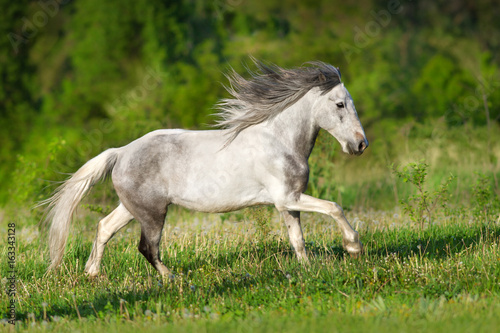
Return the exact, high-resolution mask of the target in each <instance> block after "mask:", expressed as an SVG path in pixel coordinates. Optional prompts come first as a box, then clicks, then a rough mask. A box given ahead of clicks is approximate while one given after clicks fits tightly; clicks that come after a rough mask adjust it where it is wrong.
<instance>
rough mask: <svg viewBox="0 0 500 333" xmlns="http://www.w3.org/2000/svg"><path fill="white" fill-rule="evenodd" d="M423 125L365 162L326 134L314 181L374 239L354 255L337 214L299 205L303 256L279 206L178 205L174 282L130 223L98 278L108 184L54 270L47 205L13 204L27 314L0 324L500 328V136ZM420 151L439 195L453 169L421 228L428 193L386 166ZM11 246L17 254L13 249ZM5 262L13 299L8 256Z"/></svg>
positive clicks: (172, 235) (87, 328) (170, 221)
mask: <svg viewBox="0 0 500 333" xmlns="http://www.w3.org/2000/svg"><path fill="white" fill-rule="evenodd" d="M438 126H439V124H437V125H435V126H434V129H435V128H438ZM426 130H428V129H426V128H425V127H423V126H421V127H418V126H415V127H414V128H413V129H412V131H411V132H412V134H410V135H408V134H407V133H405V132H404V131H401V130H400V131H399V132H395V133H394V134H393V139H392V141H389V143H390V146H391V147H392V149H389V148H388V147H387V146H388V144H387V143H385V146H384V143H383V142H382V140H379V139H378V137H379V136H377V133H371V135H369V137H370V136H371V137H372V138H373V139H372V141H371V143H370V147H369V149H368V150H367V152H366V155H363V156H361V157H359V158H350V157H347V156H346V155H344V154H341V153H340V151H339V147H338V144H336V143H335V142H334V139H332V138H330V137H328V136H327V135H324V134H325V133H322V134H321V136H320V137H319V138H318V145H317V147H316V149H315V151H314V152H313V156H311V179H310V187H309V189H308V192H309V193H311V194H313V195H317V196H319V197H322V198H325V199H326V198H327V199H330V200H336V201H337V202H342V205H343V206H344V207H345V212H346V216H347V218H348V220H349V221H350V223H351V224H352V225H353V227H354V228H355V229H357V230H358V231H359V233H360V235H361V238H362V241H363V244H364V249H365V252H364V255H363V256H362V257H361V258H359V259H353V258H351V257H349V255H348V254H347V253H345V252H344V251H343V249H342V247H341V235H340V231H339V230H338V228H337V226H336V224H335V222H334V221H333V220H331V219H330V218H328V217H326V216H322V215H320V214H312V213H311V214H309V213H307V214H302V225H303V229H304V235H305V239H306V244H307V248H308V254H309V257H310V260H311V265H310V266H302V265H300V264H299V263H298V262H297V260H296V258H295V254H294V252H293V250H292V249H291V248H290V245H289V242H288V236H287V234H286V230H285V228H284V226H283V225H282V221H280V217H279V215H278V214H277V212H276V211H275V210H274V209H272V208H266V207H254V208H248V209H245V210H243V211H238V212H233V213H226V214H202V213H195V212H190V211H187V210H184V209H181V208H179V207H172V209H170V211H169V215H168V216H167V223H166V225H165V229H164V232H163V238H162V243H161V254H162V257H163V261H164V262H165V264H166V265H167V267H169V268H170V269H171V270H172V272H173V274H174V275H173V276H172V277H171V278H170V279H166V280H162V279H161V277H160V276H159V275H158V274H157V273H156V271H154V269H153V268H152V266H151V265H150V264H149V263H148V262H147V261H146V260H145V258H144V257H143V256H142V255H141V254H140V253H139V252H138V251H137V244H138V241H139V238H140V228H139V225H138V223H137V222H135V221H133V222H131V223H130V224H129V225H128V226H126V227H125V228H124V229H122V230H121V231H120V232H119V233H118V234H117V235H116V236H115V237H114V238H113V239H112V240H111V241H110V242H109V243H108V246H107V249H106V251H105V255H104V258H103V262H102V271H101V275H100V276H99V277H98V278H96V279H89V278H87V277H86V276H85V274H84V273H83V268H84V265H85V263H86V260H87V258H88V255H89V254H90V250H91V246H92V242H93V237H94V235H95V226H96V223H97V221H98V220H99V219H100V218H102V216H104V214H105V213H106V212H107V211H109V210H110V209H111V208H110V207H111V206H112V204H113V202H115V201H114V200H116V197H114V196H113V194H112V191H111V187H110V185H109V183H106V184H104V185H99V186H96V188H95V189H94V190H93V192H92V194H91V195H90V196H89V197H88V198H87V199H85V200H84V202H83V203H82V205H81V207H80V209H79V211H78V214H77V216H76V218H75V221H74V224H73V230H72V233H71V236H70V241H69V244H68V246H67V249H66V254H65V258H64V262H63V264H62V266H61V268H60V270H58V271H57V272H49V273H47V272H46V268H47V264H48V249H47V244H46V239H47V235H46V231H45V228H44V227H41V226H40V225H38V224H37V222H38V220H39V218H40V214H41V212H40V211H39V210H36V209H35V210H32V211H26V212H24V213H19V214H17V215H13V213H12V212H9V211H8V210H5V211H4V214H6V215H5V217H4V218H5V219H6V220H7V219H9V222H10V221H14V222H16V243H17V244H16V245H17V249H16V270H17V275H16V277H17V285H16V295H15V301H16V316H17V322H16V325H15V328H14V327H12V326H11V325H10V324H8V322H7V320H8V314H7V312H5V313H4V314H0V318H1V319H0V320H1V322H0V330H5V331H10V330H25V329H26V330H30V331H57V332H59V331H71V332H72V331H83V332H94V331H102V330H106V331H120V332H121V331H124V332H128V331H136V330H138V329H140V330H145V329H147V330H148V331H149V330H151V331H175V332H184V331H186V332H188V331H207V332H212V331H220V330H224V331H237V332H239V331H241V332H251V331H262V332H275V331H290V332H299V331H303V330H310V331H339V332H340V331H349V332H358V331H359V332H360V331H366V330H371V331H378V330H384V331H388V332H393V331H394V332H401V331H422V330H427V331H433V332H449V331H451V330H453V331H456V332H469V331H475V332H476V331H477V332H481V331H484V332H492V331H495V330H497V329H498V327H499V326H500V319H499V318H500V249H499V242H500V221H499V220H498V213H499V206H500V205H499V204H498V196H497V194H496V193H497V192H495V191H497V189H496V187H495V186H496V185H495V177H494V175H497V176H498V167H497V164H495V163H492V160H493V158H496V157H498V156H499V153H500V152H499V151H498V150H495V149H497V148H495V149H491V147H492V146H491V145H490V146H488V144H489V142H490V141H494V140H495V138H498V137H499V134H500V133H499V132H498V130H497V129H492V130H491V132H490V133H489V136H488V137H486V138H485V135H487V133H485V132H484V131H474V130H473V129H471V130H470V132H469V136H468V137H467V138H464V137H463V132H462V131H458V130H457V131H456V132H453V130H447V131H446V132H444V133H445V135H440V136H436V135H434V136H426V135H425V132H426ZM434 131H435V130H434ZM442 146H443V147H446V149H442ZM493 147H496V146H493ZM458 152H459V153H458ZM422 160H425V161H426V162H427V163H428V164H429V167H428V169H427V177H426V178H425V183H424V188H425V190H426V191H427V192H429V193H431V194H432V193H434V192H435V190H436V189H437V188H438V187H439V184H441V183H442V182H443V181H444V180H445V178H446V177H447V176H448V175H449V174H450V173H451V174H453V175H454V176H455V179H454V180H453V181H452V182H451V183H450V185H449V188H448V191H447V195H446V196H444V197H443V199H442V200H441V201H439V202H436V205H435V207H434V208H433V210H432V211H431V214H427V213H425V214H424V215H423V218H424V220H425V223H424V226H423V228H422V227H421V226H420V225H419V224H418V223H416V222H415V221H413V220H412V219H411V218H410V215H409V214H408V213H407V212H405V210H404V209H403V206H404V205H402V204H400V203H399V202H398V201H399V200H402V202H403V203H404V202H406V203H408V204H411V205H417V204H418V195H419V192H418V191H417V190H416V188H415V187H414V186H412V185H411V184H410V183H404V182H403V181H401V179H399V178H398V177H397V176H396V175H395V174H394V173H393V172H391V169H390V167H389V165H390V164H395V165H396V166H399V165H401V166H400V167H399V170H403V166H404V165H407V163H408V162H410V161H422ZM481 174H482V175H483V176H481ZM481 179H482V180H483V181H482V182H481V181H480V180H481ZM415 195H416V196H417V200H416V199H412V196H415ZM413 198H415V197H413ZM431 198H432V197H431ZM397 200H398V201H397ZM428 200H430V199H428ZM429 203H430V204H431V203H432V202H429ZM9 216H11V217H9ZM13 216H16V218H17V220H15V218H14V217H13ZM4 225H5V224H4ZM2 228H3V227H2ZM2 232H3V233H4V234H5V233H6V230H2ZM0 255H1V256H2V258H7V247H2V248H1V249H0ZM0 269H1V270H2V279H1V283H2V289H1V290H2V291H1V293H2V297H1V301H0V308H1V309H2V311H4V309H6V308H7V307H8V305H9V303H8V302H9V300H10V298H9V297H7V296H8V295H7V293H6V290H7V289H8V284H9V283H8V280H7V279H6V278H5V276H6V275H7V272H8V270H9V268H8V266H7V262H6V261H4V260H2V263H1V266H0Z"/></svg>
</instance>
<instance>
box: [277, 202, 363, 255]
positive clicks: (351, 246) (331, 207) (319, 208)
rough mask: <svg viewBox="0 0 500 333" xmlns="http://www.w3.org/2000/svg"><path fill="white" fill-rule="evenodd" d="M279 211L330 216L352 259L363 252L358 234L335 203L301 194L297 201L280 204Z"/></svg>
mask: <svg viewBox="0 0 500 333" xmlns="http://www.w3.org/2000/svg"><path fill="white" fill-rule="evenodd" d="M280 206H282V207H278V209H280V210H282V211H283V210H291V211H302V212H317V213H322V214H327V215H330V216H331V217H333V218H334V219H335V221H337V223H338V225H339V226H340V229H341V231H342V236H343V246H344V248H345V249H346V250H347V252H349V254H351V256H353V257H357V256H358V255H359V254H360V253H361V252H362V251H363V245H362V244H361V241H360V240H359V234H358V232H357V231H355V230H354V229H352V227H351V225H350V224H349V222H347V219H346V218H345V216H344V211H343V210H342V207H340V206H339V205H338V204H337V203H335V202H331V201H326V200H321V199H317V198H314V197H311V196H309V195H307V194H301V195H300V197H299V199H298V200H290V201H286V202H283V203H281V205H280Z"/></svg>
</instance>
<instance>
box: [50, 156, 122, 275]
mask: <svg viewBox="0 0 500 333" xmlns="http://www.w3.org/2000/svg"><path fill="white" fill-rule="evenodd" d="M118 150H119V148H111V149H108V150H106V151H104V152H102V153H101V154H99V155H98V156H96V157H94V158H93V159H91V160H89V161H88V162H87V163H85V164H84V165H83V166H82V167H81V168H80V169H79V170H78V171H77V172H75V173H74V174H73V175H72V176H71V177H70V178H69V179H68V180H66V181H65V182H64V183H63V184H62V185H61V186H60V187H59V188H58V189H57V190H56V192H55V193H54V195H53V196H52V197H51V198H49V199H47V200H45V201H43V202H41V205H44V204H48V213H47V217H46V220H47V221H50V220H52V223H51V225H50V231H49V249H50V261H51V264H50V266H49V270H51V269H54V268H56V267H57V266H58V265H59V264H60V263H61V260H62V257H63V254H64V249H65V247H66V241H67V239H68V235H69V227H70V224H71V219H72V215H73V212H74V211H75V209H76V207H77V205H78V203H79V202H80V201H81V200H82V198H83V197H84V196H85V194H86V193H87V192H88V191H89V189H90V188H91V187H92V186H93V185H94V184H96V183H98V182H99V181H100V180H103V179H104V178H106V176H107V175H109V174H110V173H111V171H112V170H113V167H114V166H115V164H116V161H117V158H118Z"/></svg>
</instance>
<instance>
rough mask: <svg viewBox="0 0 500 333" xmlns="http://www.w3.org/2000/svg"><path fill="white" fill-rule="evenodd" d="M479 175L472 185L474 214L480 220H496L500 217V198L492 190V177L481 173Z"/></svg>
mask: <svg viewBox="0 0 500 333" xmlns="http://www.w3.org/2000/svg"><path fill="white" fill-rule="evenodd" d="M477 177H478V178H477V180H476V183H475V184H474V186H473V187H472V216H473V217H474V218H475V219H476V220H478V221H485V222H491V221H494V220H495V219H497V218H500V216H499V215H498V214H499V212H500V200H499V199H498V196H497V195H496V194H495V192H494V191H493V190H492V185H491V180H490V178H489V177H488V176H486V175H484V174H481V173H478V174H477Z"/></svg>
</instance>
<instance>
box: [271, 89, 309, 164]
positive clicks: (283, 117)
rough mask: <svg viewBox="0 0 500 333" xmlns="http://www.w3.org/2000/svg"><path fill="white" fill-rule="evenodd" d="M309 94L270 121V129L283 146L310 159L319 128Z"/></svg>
mask: <svg viewBox="0 0 500 333" xmlns="http://www.w3.org/2000/svg"><path fill="white" fill-rule="evenodd" d="M312 104H313V103H312V98H311V96H310V94H309V93H307V94H306V95H305V96H304V97H302V98H301V99H300V100H298V101H297V102H296V103H295V104H293V105H292V106H290V107H288V108H287V109H285V110H283V111H282V112H281V113H279V114H278V115H276V116H275V117H274V118H273V119H272V120H270V121H269V123H268V124H267V126H266V127H268V128H269V129H270V130H271V131H272V132H273V134H274V136H275V137H276V139H277V140H279V141H280V142H281V143H282V144H283V145H285V146H286V147H288V148H290V149H292V150H293V151H295V152H297V153H298V154H300V155H301V156H302V157H304V158H305V159H308V158H309V155H311V151H312V149H313V148H314V143H315V142H316V137H317V136H318V132H319V127H318V126H317V125H316V123H315V121H314V119H313V115H312Z"/></svg>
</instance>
